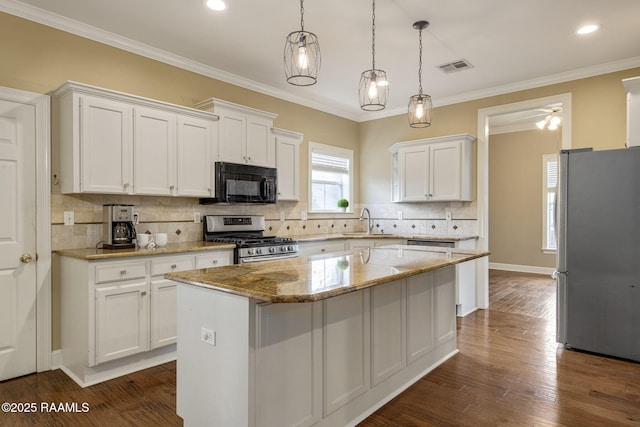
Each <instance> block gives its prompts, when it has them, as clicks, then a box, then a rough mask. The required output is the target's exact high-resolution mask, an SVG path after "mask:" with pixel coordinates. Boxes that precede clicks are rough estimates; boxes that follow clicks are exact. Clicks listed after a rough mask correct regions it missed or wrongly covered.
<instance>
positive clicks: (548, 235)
mask: <svg viewBox="0 0 640 427" xmlns="http://www.w3.org/2000/svg"><path fill="white" fill-rule="evenodd" d="M542 179H543V181H544V182H543V185H542V222H543V227H542V232H543V236H542V250H543V251H544V252H555V250H556V249H557V247H558V245H557V242H556V209H555V208H556V193H557V190H558V155H557V154H545V155H544V156H542Z"/></svg>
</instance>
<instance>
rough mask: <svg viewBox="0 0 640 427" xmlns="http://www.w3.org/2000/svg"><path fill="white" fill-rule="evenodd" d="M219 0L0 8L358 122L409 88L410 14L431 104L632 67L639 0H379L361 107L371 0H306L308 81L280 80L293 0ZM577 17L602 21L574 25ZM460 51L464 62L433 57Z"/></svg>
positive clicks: (6, 4) (396, 104)
mask: <svg viewBox="0 0 640 427" xmlns="http://www.w3.org/2000/svg"><path fill="white" fill-rule="evenodd" d="M228 3H229V9H228V10H227V11H225V12H222V13H220V12H213V11H210V10H208V9H205V8H204V6H203V4H202V0H108V1H104V0H64V1H52V0H22V1H17V0H0V11H5V12H8V13H11V14H14V15H17V16H22V17H24V18H27V19H31V20H34V21H37V22H41V23H44V24H47V25H51V26H53V27H56V28H60V29H64V30H66V31H70V32H72V33H76V34H79V35H82V36H85V37H88V38H92V39H94V40H98V41H101V42H104V43H108V44H111V45H114V46H117V47H121V48H124V49H127V50H130V51H133V52H136V53H140V54H143V55H146V56H149V57H152V58H155V59H159V60H162V61H165V62H168V63H171V64H174V65H178V66H181V67H184V68H186V69H190V70H193V71H196V72H199V73H202V74H204V75H209V76H211V77H215V78H217V79H220V80H223V81H227V82H230V83H234V84H238V85H241V86H244V87H248V88H250V89H253V90H257V91H259V92H262V93H266V94H269V95H273V96H276V97H280V98H283V99H287V100H290V101H293V102H297V103H299V104H302V105H306V106H310V107H312V108H316V109H319V110H322V111H326V112H330V113H333V114H336V115H340V116H342V117H346V118H350V119H352V120H358V121H364V120H370V119H375V118H380V117H384V116H390V115H395V114H403V113H404V112H405V111H406V106H407V103H408V99H409V97H410V96H411V95H414V94H416V93H417V92H418V32H417V31H416V30H414V29H413V28H412V24H413V23H414V22H415V21H418V20H428V21H430V23H431V25H430V26H429V28H427V29H426V30H424V32H423V50H424V56H423V61H424V64H423V88H424V92H425V93H428V94H430V95H431V96H432V98H433V102H434V105H436V106H438V105H446V104H451V103H455V102H461V101H466V100H470V99H477V98H481V97H485V96H491V95H495V94H500V93H507V92H512V91H514V90H520V89H527V88H531V87H537V86H541V85H544V84H551V83H556V82H561V81H567V80H572V79H575V78H580V77H587V76H592V75H597V74H602V73H605V72H611V71H618V70H622V69H627V68H632V67H637V66H640V42H639V40H640V25H639V24H638V19H639V18H640V1H638V0H609V1H602V0H560V1H559V0H537V1H523V0H478V1H468V0H448V1H434V0H377V2H376V68H379V69H382V70H385V71H386V72H387V75H388V78H389V81H390V99H389V102H388V104H387V108H386V109H385V110H383V111H382V112H379V113H372V112H364V111H362V110H360V107H359V105H358V97H357V88H358V81H359V78H360V73H361V72H362V71H364V70H367V69H370V68H371V59H372V58H371V18H372V17H371V0H348V1H345V0H322V1H318V0H315V1H310V0H307V1H306V2H305V15H304V20H305V30H307V31H311V32H314V33H315V34H316V35H317V36H318V39H319V42H320V48H321V52H322V67H321V70H320V75H319V79H318V83H317V84H316V85H315V86H310V87H296V86H292V85H289V84H288V83H287V82H286V81H285V77H284V71H283V64H282V62H283V61H282V56H283V49H284V40H285V37H286V35H287V34H288V33H289V32H291V31H296V30H299V29H300V3H299V0H271V1H259V0H228ZM585 23H598V24H600V25H602V28H601V29H600V31H598V32H596V33H594V34H590V35H587V36H578V35H576V34H575V30H576V28H577V27H578V26H580V25H582V24H585ZM462 58H464V59H466V60H467V61H468V62H470V63H471V64H472V65H473V68H471V69H469V70H465V71H461V72H457V73H453V74H444V73H442V72H441V71H440V70H439V69H437V68H436V67H437V66H438V65H441V64H444V63H447V62H450V61H455V60H458V59H462ZM205 96H206V97H209V96H215V94H206V95H205Z"/></svg>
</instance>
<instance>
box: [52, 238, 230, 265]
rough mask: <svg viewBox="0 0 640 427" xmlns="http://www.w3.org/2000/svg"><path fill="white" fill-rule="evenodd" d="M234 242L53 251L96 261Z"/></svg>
mask: <svg viewBox="0 0 640 427" xmlns="http://www.w3.org/2000/svg"><path fill="white" fill-rule="evenodd" d="M235 247H236V245H235V244H228V243H213V242H204V241H197V242H185V243H169V244H168V245H167V246H165V247H164V248H157V249H141V248H136V249H96V248H82V249H59V250H56V251H54V252H55V253H56V254H58V255H61V256H66V257H70V258H78V259H83V260H87V261H96V260H102V259H114V258H126V257H136V256H147V255H163V254H175V253H183V252H199V251H211V250H216V249H235Z"/></svg>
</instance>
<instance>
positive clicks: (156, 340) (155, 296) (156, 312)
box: [150, 279, 178, 349]
mask: <svg viewBox="0 0 640 427" xmlns="http://www.w3.org/2000/svg"><path fill="white" fill-rule="evenodd" d="M177 290H178V285H177V283H176V282H174V281H173V280H167V279H158V280H152V281H151V316H150V321H151V342H150V344H151V349H154V348H157V347H162V346H164V345H169V344H173V343H175V342H177V340H178V322H177V321H176V318H177Z"/></svg>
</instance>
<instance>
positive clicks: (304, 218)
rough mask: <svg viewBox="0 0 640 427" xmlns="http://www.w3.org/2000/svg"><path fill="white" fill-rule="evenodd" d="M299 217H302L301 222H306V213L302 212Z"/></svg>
mask: <svg viewBox="0 0 640 427" xmlns="http://www.w3.org/2000/svg"><path fill="white" fill-rule="evenodd" d="M301 217H302V220H303V221H306V220H307V211H302V215H301Z"/></svg>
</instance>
